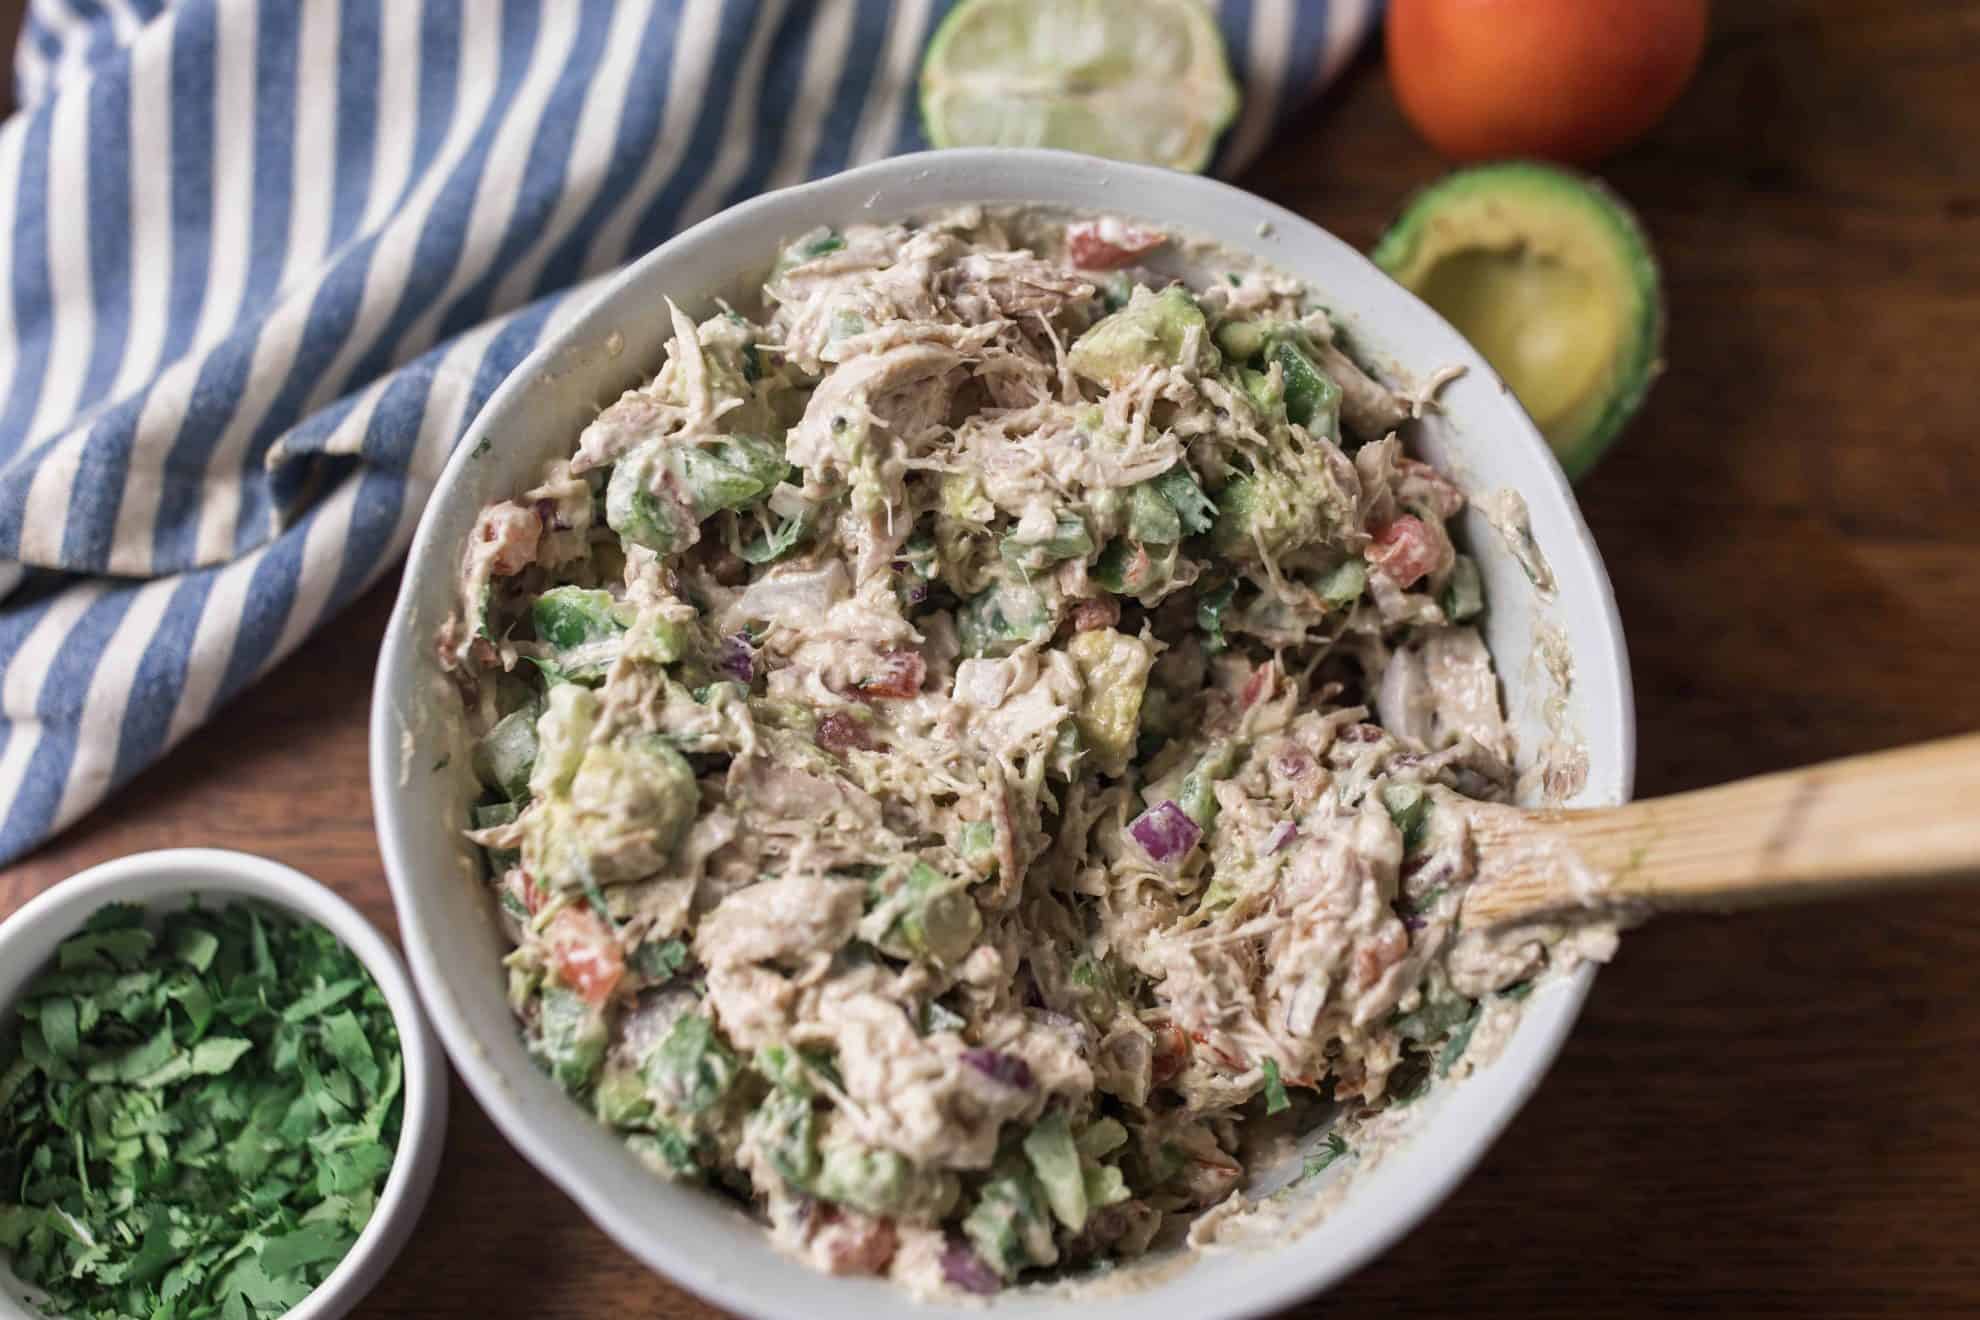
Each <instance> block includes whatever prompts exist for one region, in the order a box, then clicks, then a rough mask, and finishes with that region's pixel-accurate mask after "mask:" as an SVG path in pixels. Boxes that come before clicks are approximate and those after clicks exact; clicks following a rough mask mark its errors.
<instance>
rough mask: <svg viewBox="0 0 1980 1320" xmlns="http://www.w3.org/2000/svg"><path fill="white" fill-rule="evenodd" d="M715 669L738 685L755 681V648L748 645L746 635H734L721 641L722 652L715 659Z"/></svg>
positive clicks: (747, 636) (747, 635)
mask: <svg viewBox="0 0 1980 1320" xmlns="http://www.w3.org/2000/svg"><path fill="white" fill-rule="evenodd" d="M715 667H716V668H717V669H719V670H721V671H722V672H723V673H725V674H727V675H728V676H729V677H730V678H733V679H735V680H736V682H738V683H743V684H748V683H754V682H755V681H756V648H755V647H754V646H751V645H750V644H749V634H748V633H734V634H732V635H730V636H728V637H724V638H723V639H722V650H721V652H720V654H719V655H717V656H716V658H715Z"/></svg>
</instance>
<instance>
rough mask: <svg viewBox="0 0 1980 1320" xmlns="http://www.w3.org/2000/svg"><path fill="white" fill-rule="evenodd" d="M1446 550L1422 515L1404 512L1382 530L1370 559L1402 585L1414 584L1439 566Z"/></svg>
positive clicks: (1373, 546)
mask: <svg viewBox="0 0 1980 1320" xmlns="http://www.w3.org/2000/svg"><path fill="white" fill-rule="evenodd" d="M1441 555H1442V551H1441V548H1440V547H1439V546H1438V544H1437V538H1436V536H1435V535H1434V534H1432V532H1431V531H1430V529H1429V528H1428V527H1426V526H1424V524H1423V520H1422V519H1421V518H1416V517H1412V516H1411V515H1409V514H1407V513H1406V514H1404V515H1402V517H1400V518H1398V519H1396V520H1395V521H1394V522H1392V523H1390V524H1388V525H1387V526H1386V527H1382V528H1380V529H1378V530H1377V531H1376V533H1375V540H1374V542H1373V543H1372V544H1371V545H1370V546H1369V547H1368V562H1369V563H1371V564H1373V565H1375V567H1377V568H1379V569H1381V570H1382V571H1383V572H1384V573H1387V574H1388V575H1389V577H1390V578H1391V579H1392V580H1393V581H1394V582H1395V584H1396V585H1397V586H1399V587H1407V586H1411V585H1413V584H1414V583H1415V582H1417V581H1418V580H1419V579H1421V578H1422V577H1423V575H1424V574H1425V573H1428V572H1430V571H1431V570H1432V569H1434V568H1436V567H1437V560H1438V559H1439V558H1440V557H1441Z"/></svg>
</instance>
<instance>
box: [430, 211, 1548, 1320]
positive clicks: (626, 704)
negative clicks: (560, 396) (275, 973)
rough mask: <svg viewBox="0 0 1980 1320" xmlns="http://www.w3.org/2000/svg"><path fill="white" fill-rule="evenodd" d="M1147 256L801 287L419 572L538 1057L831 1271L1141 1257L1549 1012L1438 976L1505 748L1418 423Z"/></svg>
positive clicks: (581, 439)
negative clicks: (468, 749)
mask: <svg viewBox="0 0 1980 1320" xmlns="http://www.w3.org/2000/svg"><path fill="white" fill-rule="evenodd" d="M1175 241H1176V240H1175V238H1174V237H1173V236H1171V235H1169V234H1166V233H1163V232H1161V231H1157V230H1153V229H1150V228H1147V227H1144V226H1142V225H1139V224H1135V223H1132V222H1127V221H1123V220H1119V219H1114V218H1098V219H1095V218H1076V219H1067V218H1066V217H1063V216H1055V215H1049V214H1044V213H1029V212H1026V211H1023V210H1010V211H996V210H985V209H981V208H969V209H966V210H963V211H958V212H951V213H946V214H944V215H941V216H936V217H931V218H928V219H926V220H924V221H921V222H916V223H907V222H904V223H898V224H891V225H872V226H859V227H853V228H848V229H846V230H844V231H838V230H831V229H820V230H817V231H814V232H812V233H810V234H805V235H802V236H800V237H799V238H797V239H796V240H794V241H793V242H792V243H790V244H789V245H788V246H787V247H786V248H785V249H784V250H783V251H782V252H780V253H778V254H777V255H776V258H775V262H774V265H773V266H772V269H771V271H770V275H769V277H768V280H767V282H766V286H765V298H764V303H763V306H762V307H761V308H757V309H751V311H752V312H753V315H747V314H745V312H744V311H742V310H739V309H732V308H728V307H718V308H717V309H716V310H715V312H714V314H713V315H710V316H707V317H705V318H704V319H702V320H701V321H699V322H698V323H697V322H696V321H695V320H693V319H691V318H690V317H688V316H687V315H686V314H685V313H684V312H682V311H681V310H680V309H679V308H677V307H675V306H673V305H672V304H671V303H670V304H669V305H668V307H667V309H666V310H667V315H668V316H669V317H670V318H671V322H672V326H673V329H674V338H673V340H672V342H671V343H670V345H669V353H668V357H667V360H666V362H665V364H664V365H663V366H662V367H661V369H660V371H659V373H658V374H657V375H656V376H655V377H654V378H653V380H652V381H650V382H649V383H647V384H646V385H643V386H641V387H639V388H636V389H634V390H631V391H628V392H627V393H626V394H625V395H624V396H623V397H622V398H620V399H618V400H617V401H615V402H613V403H612V404H610V405H609V406H608V407H606V408H605V409H603V411H601V413H600V414H599V416H598V417H597V418H596V420H594V421H593V422H592V423H591V424H590V425H588V426H587V427H586V428H585V429H584V430H583V432H582V434H581V435H579V436H578V437H577V438H576V443H575V447H574V450H573V452H571V453H570V454H569V455H568V456H566V457H562V458H559V459H557V460H555V461H554V462H552V463H551V464H549V465H548V467H547V469H546V470H545V471H544V472H543V474H542V476H541V480H540V481H539V482H538V483H537V484H536V485H535V486H533V487H531V488H530V489H529V490H527V491H524V492H522V493H520V494H519V495H518V496H516V497H515V498H513V499H510V500H504V501H499V502H497V503H494V504H491V505H490V506H489V507H488V508H486V509H484V510H483V511H482V513H481V515H480V517H479V519H478V521H477V523H476V526H475V529H474V532H473V534H472V536H471V538H470V541H469V543H468V545H467V546H466V547H465V548H464V551H463V555H462V562H461V569H460V580H459V601H460V606H459V609H458V610H457V612H456V614H455V615H454V616H453V617H452V618H451V619H450V620H449V621H448V623H447V625H446V627H445V628H444V629H443V630H442V632H441V634H440V636H439V637H438V638H437V639H436V646H437V649H438V654H439V656H440V659H441V663H442V665H443V666H444V667H445V668H447V669H448V671H449V672H450V673H451V674H452V675H453V677H454V678H455V680H456V682H457V684H458V686H459V689H460V692H461V694H462V699H463V702H464V705H465V708H466V712H467V719H468V723H469V725H470V727H471V729H472V730H473V732H474V733H475V734H476V735H477V743H476V748H475V756H474V761H475V770H476V773H477V775H478V777H479V779H480V781H481V783H482V784H483V785H484V787H485V792H484V796H483V800H482V801H481V802H480V803H478V804H477V805H476V806H475V807H474V809H473V819H472V821H471V822H470V824H471V830H470V837H471V838H472V839H473V840H474V841H475V843H477V844H478V845H479V846H480V847H481V848H482V849H483V850H484V851H485V853H486V856H487V858H488V862H489V874H490V881H491V885H492V888H493V889H494V892H495V894H496V895H497V899H498V902H499V904H500V907H501V910H502V912H503V914H504V915H503V919H504V923H505V926H506V928H507V931H508V934H509V937H510V939H511V940H512V942H513V944H514V949H513V952H512V953H511V954H510V955H509V957H508V959H507V968H508V975H509V983H510V994H511V1003H512V1007H513V1008H514V1010H515V1012H516V1014H517V1016H518V1018H519V1020H520V1022H521V1023H522V1027H523V1030H524V1032H525V1035H526V1038H527V1039H528V1041H529V1043H530V1046H531V1049H532V1051H533V1052H534V1053H535V1054H536V1056H537V1057H538V1059H539V1060H540V1061H541V1063H542V1064H543V1066H544V1067H545V1068H546V1069H547V1070H548V1071H549V1072H550V1074H551V1075H552V1076H553V1077H554V1078H555V1079H556V1080H557V1081H558V1082H559V1084H561V1085H562V1086H563V1087H564V1088H565V1089H566V1090H567V1091H569V1092H570V1093H571V1094H572V1095H573V1096H575V1097H577V1098H578V1099H579V1100H580V1101H581V1102H583V1103H584V1104H585V1105H586V1106H587V1107H589V1108H590V1109H591V1110H592V1111H593V1112H594V1113H595V1114H596V1116H597V1117H598V1118H599V1120H600V1121H602V1122H604V1123H606V1124H608V1125H609V1126H611V1127H612V1128H613V1129H614V1130H616V1131H618V1132H620V1133H621V1134H622V1135H623V1137H624V1139H625V1141H626V1144H627V1146H628V1147H629V1149H630V1150H631V1151H632V1152H633V1153H634V1154H635V1155H636V1156H637V1157H639V1158H640V1159H642V1160H644V1161H645V1162H646V1163H647V1164H649V1165H650V1166H652V1167H653V1168H654V1169H655V1170H656V1171H657V1172H659V1173H661V1174H663V1175H664V1176H668V1177H673V1178H679V1179H683V1180H691V1181H697V1182H703V1183H706V1184H708V1185H710V1186H712V1187H715V1188H717V1189H719V1190H723V1191H726V1192H728V1193H730V1194H732V1195H734V1196H736V1197H738V1198H741V1199H744V1200H746V1201H748V1202H749V1203H750V1204H751V1205H752V1206H753V1207H755V1208H756V1209H757V1210H758V1211H759V1212H760V1214H761V1215H762V1216H763V1218H764V1219H765V1220H766V1221H767V1223H768V1224H769V1226H770V1229H771V1231H772V1233H773V1234H774V1235H775V1237H776V1238H777V1240H779V1241H780V1242H781V1243H783V1244H785V1245H786V1246H788V1247H789V1248H791V1249H792V1250H794V1251H796V1252H797V1253H799V1254H800V1255H802V1256H803V1257H805V1258H806V1259H808V1260H810V1261H811V1262H813V1263H814V1264H816V1265H817V1266H818V1267H820V1268H821V1269H825V1270H828V1271H831V1272H836V1273H878V1274H889V1275H891V1276H893V1277H895V1278H897V1279H899V1280H901V1281H902V1282H903V1283H906V1284H908V1285H909V1286H912V1287H915V1288H917V1289H920V1290H923V1291H933V1290H937V1289H941V1288H954V1289H961V1290H963V1291H967V1292H976V1293H990V1292H995V1291H997V1290H999V1289H1001V1288H1003V1287H1007V1286H1010V1285H1012V1284H1015V1283H1018V1282H1021V1281H1024V1280H1026V1279H1029V1278H1033V1277H1040V1276H1042V1275H1044V1274H1047V1273H1050V1272H1053V1271H1060V1272H1063V1271H1065V1270H1067V1269H1072V1268H1078V1267H1082V1266H1085V1265H1088V1264H1091V1263H1098V1262H1105V1261H1110V1260H1117V1259H1125V1258H1130V1257H1133V1256H1136V1255H1139V1254H1141V1253H1143V1252H1146V1251H1148V1250H1149V1249H1150V1248H1151V1247H1153V1246H1158V1245H1162V1244H1165V1243H1168V1242H1172V1241H1174V1240H1176V1239H1177V1238H1178V1236H1179V1235H1180V1234H1181V1233H1183V1232H1185V1231H1186V1230H1187V1228H1188V1225H1189V1224H1190V1223H1191V1222H1192V1220H1194V1219H1195V1218H1196V1217H1198V1216H1200V1215H1201V1214H1202V1213H1203V1212H1205V1211H1207V1210H1209V1209H1211V1208H1212V1207H1216V1206H1219V1205H1220V1204H1223V1203H1225V1202H1227V1201H1228V1200H1229V1199H1230V1198H1231V1197H1232V1195H1233V1193H1235V1192H1236V1191H1237V1190H1238V1189H1239V1187H1240V1186H1241V1185H1242V1183H1243V1182H1244V1179H1245V1177H1246V1172H1247V1167H1248V1162H1249V1152H1250V1151H1251V1150H1252V1148H1253V1141H1254V1138H1256V1137H1257V1136H1258V1135H1259V1134H1261V1133H1267V1132H1270V1131H1273V1130H1275V1129H1276V1130H1284V1129H1285V1128H1286V1126H1287V1125H1288V1124H1292V1123H1305V1124H1306V1125H1308V1126H1312V1125H1314V1124H1317V1123H1319V1122H1321V1121H1324V1119H1325V1118H1326V1117H1327V1116H1330V1115H1335V1116H1338V1117H1339V1119H1340V1121H1341V1126H1342V1127H1343V1128H1344V1129H1346V1130H1348V1131H1349V1132H1351V1131H1352V1124H1353V1122H1354V1120H1355V1119H1356V1118H1357V1116H1364V1115H1370V1114H1374V1113H1377V1112H1380V1111H1381V1110H1383V1109H1384V1108H1386V1107H1389V1106H1392V1105H1394V1104H1396V1103H1397V1102H1398V1101H1406V1100H1407V1099H1409V1098H1411V1097H1413V1096H1414V1095H1415V1094H1416V1093H1417V1092H1418V1091H1420V1089H1421V1088H1422V1087H1423V1086H1424V1085H1425V1084H1426V1083H1427V1081H1428V1080H1429V1078H1430V1077H1431V1076H1432V1075H1433V1074H1434V1073H1436V1072H1446V1073H1447V1072H1449V1071H1451V1070H1452V1068H1453V1067H1457V1066H1459V1065H1461V1063H1462V1060H1463V1057H1464V1055H1465V1052H1466V1049H1467V1047H1468V1045H1469V1042H1470V1041H1471V1039H1472V1036H1473V1032H1474V1030H1475V1029H1476V1027H1477V1024H1478V1022H1479V1020H1480V1018H1481V1016H1483V1017H1486V1018H1488V1019H1489V1020H1490V1021H1491V1022H1493V1023H1494V1024H1502V1021H1503V1019H1504V1018H1505V1016H1506V1015H1507V1014H1508V1013H1509V1012H1510V1011H1511V1010H1510V1009H1509V1008H1508V1007H1506V1005H1507V1004H1509V1003H1510V1002H1511V1001H1509V1000H1507V999H1505V998H1504V997H1503V992H1506V991H1508V990H1511V991H1512V992H1513V993H1514V994H1515V995H1516V994H1517V993H1518V992H1519V989H1520V987H1523V986H1525V985H1527V984H1529V983H1530V981H1531V978H1533V977H1534V976H1535V975H1536V974H1538V973H1539V972H1541V971H1542V970H1544V969H1545V968H1546V967H1547V965H1548V962H1549V954H1548V950H1547V948H1546V947H1545V945H1544V943H1543V942H1541V941H1533V940H1524V941H1506V940H1503V939H1500V940H1495V941H1493V942H1492V943H1491V944H1490V945H1489V946H1487V945H1485V944H1483V943H1482V942H1480V941H1479V940H1477V939H1475V938H1473V937H1472V936H1471V935H1470V934H1469V933H1466V932H1463V931H1462V930H1461V928H1460V925H1461V923H1460V920H1459V906H1460V904H1461V901H1462V897H1463V892H1464V886H1465V884H1466V882H1467V880H1468V879H1469V877H1470V876H1471V874H1472V873H1473V870H1474V868H1475V857H1474V856H1473V851H1472V848H1471V843H1470V838H1469V832H1468V829H1467V825H1466V820H1467V817H1466V805H1465V804H1466V803H1468V802H1475V801H1488V802H1489V801H1505V800H1509V798H1510V797H1511V795H1512V793H1513V791H1514V785H1515V782H1516V781H1515V774H1514V768H1513V754H1514V747H1513V743H1512V739H1511V736H1510V733H1509V731H1508V729H1507V727H1506V723H1505V720H1504V718H1503V715H1502V713H1501V710H1500V704H1499V695H1498V686H1497V680H1496V677H1495V675H1494V671H1493V668H1492V661H1491V657H1490V655H1489V654H1488V652H1487V650H1486V648H1485V644H1484V642H1483V639H1482V637H1481V635H1480V633H1479V631H1478V628H1477V622H1478V620H1479V618H1480V617H1481V615H1482V613H1483V611H1484V610H1485V608H1486V602H1485V600H1484V595H1483V587H1482V583H1481V580H1480V576H1479V573H1478V570H1477V566H1476V564H1475V563H1473V562H1472V561H1471V560H1470V559H1469V558H1468V557H1467V556H1465V555H1464V554H1462V553H1461V552H1460V551H1459V550H1458V548H1457V547H1456V546H1455V545H1454V544H1453V542H1452V540H1451V537H1450V534H1449V531H1448V530H1447V529H1448V525H1449V523H1450V521H1451V519H1453V518H1454V517H1455V515H1456V514H1457V513H1458V512H1459V510H1460V509H1461V508H1462V507H1463V506H1464V503H1465V497H1464V494H1463V493H1462V492H1461V491H1460V490H1459V488H1458V487H1457V486H1456V485H1455V484H1454V483H1453V482H1452V481H1450V480H1449V479H1448V478H1447V477H1445V476H1444V475H1443V474H1441V473H1439V472H1438V471H1437V470H1435V469H1434V468H1432V467H1431V466H1430V465H1428V464H1426V463H1423V462H1421V461H1419V460H1418V459H1416V458H1413V457H1411V456H1410V455H1409V454H1408V453H1407V452H1406V449H1405V445H1404V435H1405V433H1406V431H1407V428H1408V424H1409V420H1410V417H1411V415H1412V413H1413V412H1418V411H1420V410H1421V408H1422V407H1423V406H1424V401H1423V400H1422V399H1421V398H1420V397H1418V398H1412V397H1411V396H1410V395H1408V394H1406V393H1402V392H1399V391H1397V390H1395V389H1393V388H1391V387H1390V386H1389V385H1387V384H1385V383H1383V382H1382V381H1381V380H1380V379H1378V378H1377V376H1376V375H1374V374H1373V373H1371V372H1370V371H1368V370H1366V369H1364V367H1363V366H1361V365H1360V364H1359V363H1357V362H1356V360H1355V358H1354V357H1353V355H1352V354H1351V353H1350V352H1349V351H1348V346H1347V345H1346V343H1345V342H1344V341H1343V339H1342V336H1341V335H1340V334H1339V332H1338V330H1337V328H1336V326H1335V324H1334V322H1333V320H1332V318H1330V317H1329V315H1328V314H1327V312H1326V311H1325V310H1324V309H1323V308H1322V307H1320V306H1319V305H1318V303H1317V301H1316V298H1315V295H1314V293H1313V292H1312V291H1311V290H1308V289H1306V288H1304V287H1302V286H1301V285H1300V284H1299V283H1298V282H1297V281H1294V280H1291V279H1288V278H1286V277H1284V276H1282V275H1279V274H1277V273H1276V272H1273V271H1270V270H1268V269H1263V268H1252V267H1245V266H1242V265H1239V266H1238V267H1237V268H1235V269H1232V270H1231V271H1230V272H1229V273H1228V274H1225V275H1223V276H1221V277H1220V278H1216V279H1206V280H1203V281H1200V282H1196V283H1185V282H1178V281H1176V280H1174V279H1172V278H1170V277H1167V276H1164V275H1161V274H1158V273H1157V269H1156V267H1155V266H1154V264H1153V263H1154V262H1155V260H1156V258H1157V256H1158V255H1159V254H1160V253H1161V251H1162V250H1163V249H1164V248H1165V247H1166V246H1168V245H1169V244H1171V243H1172V242H1175ZM1555 961H1556V962H1558V961H1560V959H1555ZM1495 1031H1496V1025H1495Z"/></svg>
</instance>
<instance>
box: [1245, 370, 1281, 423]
mask: <svg viewBox="0 0 1980 1320" xmlns="http://www.w3.org/2000/svg"><path fill="white" fill-rule="evenodd" d="M1238 384H1240V385H1242V386H1243V387H1244V396H1245V397H1246V398H1247V399H1250V400H1251V406H1252V407H1254V408H1256V409H1257V410H1258V411H1259V412H1261V413H1263V414H1264V415H1265V416H1266V417H1268V418H1270V417H1271V416H1273V415H1274V414H1275V413H1277V412H1278V411H1279V410H1280V409H1282V408H1284V407H1285V406H1286V382H1285V377H1284V376H1281V377H1279V378H1278V379H1277V380H1276V381H1275V380H1274V379H1273V378H1272V377H1271V376H1270V375H1269V374H1267V373H1266V372H1263V371H1253V370H1252V369H1251V368H1250V367H1239V368H1238Z"/></svg>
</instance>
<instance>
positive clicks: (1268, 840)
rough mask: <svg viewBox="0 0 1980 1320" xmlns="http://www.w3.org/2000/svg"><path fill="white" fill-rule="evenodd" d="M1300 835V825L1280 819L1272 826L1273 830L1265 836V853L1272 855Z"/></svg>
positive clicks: (1268, 855)
mask: <svg viewBox="0 0 1980 1320" xmlns="http://www.w3.org/2000/svg"><path fill="white" fill-rule="evenodd" d="M1298 837H1299V826H1297V825H1295V824H1293V823H1292V822H1291V821H1289V820H1282V821H1280V822H1279V823H1278V824H1277V825H1274V826H1273V827H1272V832H1271V833H1270V834H1268V835H1267V836H1265V855H1266V856H1267V857H1270V856H1271V855H1272V854H1273V853H1275V852H1278V851H1279V850H1280V849H1281V848H1284V847H1285V846H1286V845H1287V844H1289V843H1291V842H1292V841H1293V840H1294V839H1297V838H1298Z"/></svg>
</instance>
